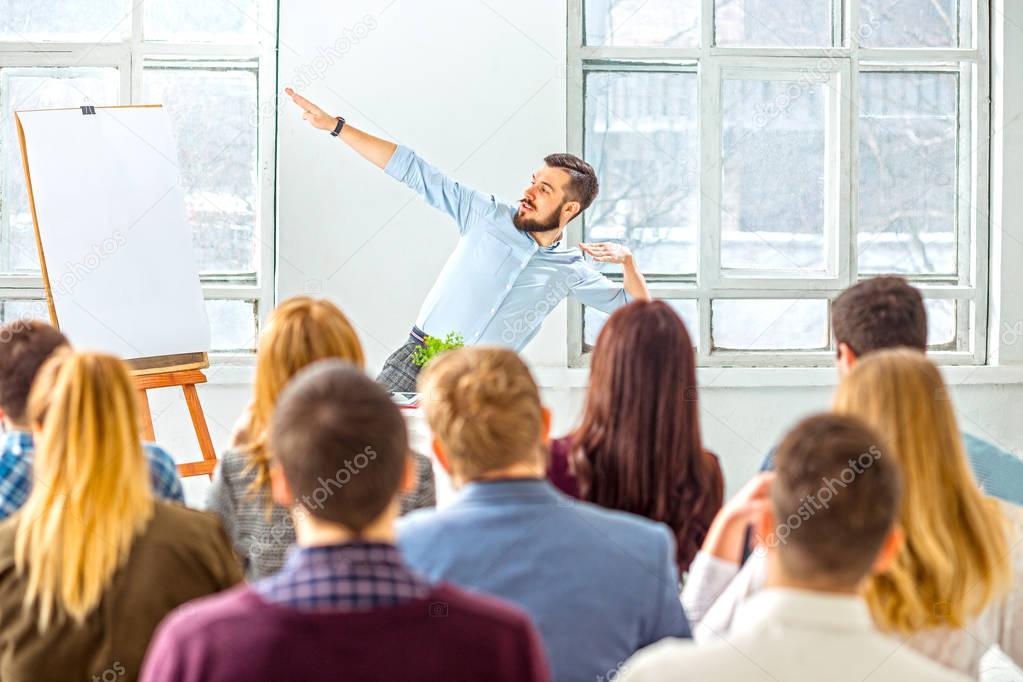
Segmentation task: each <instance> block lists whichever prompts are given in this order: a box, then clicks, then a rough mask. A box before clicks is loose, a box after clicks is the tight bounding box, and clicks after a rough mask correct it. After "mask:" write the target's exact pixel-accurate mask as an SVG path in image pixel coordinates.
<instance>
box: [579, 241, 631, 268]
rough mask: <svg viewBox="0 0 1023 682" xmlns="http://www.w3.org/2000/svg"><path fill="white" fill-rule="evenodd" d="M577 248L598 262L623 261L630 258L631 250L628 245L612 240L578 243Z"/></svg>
mask: <svg viewBox="0 0 1023 682" xmlns="http://www.w3.org/2000/svg"><path fill="white" fill-rule="evenodd" d="M579 248H580V249H582V251H583V253H586V254H589V255H590V256H592V257H593V260H595V261H598V262H600V263H624V262H625V261H627V260H629V259H630V258H632V251H630V250H629V247H627V246H625V245H624V244H616V243H614V242H595V243H591V244H583V243H580V244H579Z"/></svg>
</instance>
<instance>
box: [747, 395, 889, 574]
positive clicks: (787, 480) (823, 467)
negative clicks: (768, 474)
mask: <svg viewBox="0 0 1023 682" xmlns="http://www.w3.org/2000/svg"><path fill="white" fill-rule="evenodd" d="M890 453H891V450H889V449H888V447H887V445H885V444H884V443H883V442H882V441H881V438H880V436H879V435H878V434H877V433H876V432H874V431H873V430H872V429H870V428H869V427H867V426H866V425H865V424H864V423H863V422H861V421H859V420H858V419H854V418H852V417H846V416H838V415H819V416H815V417H810V418H808V419H804V420H803V421H801V422H800V423H799V424H797V425H796V427H795V428H793V429H792V430H791V431H789V433H788V435H786V436H785V439H784V440H783V441H782V443H781V445H780V446H779V447H778V452H777V455H776V458H775V471H776V474H775V476H776V477H775V480H774V483H773V484H772V486H771V504H772V507H773V511H774V523H775V529H774V535H775V536H776V537H775V538H767V540H768V543H769V544H774V542H775V541H776V542H777V545H776V546H777V551H778V552H779V558H780V560H781V564H782V566H783V567H784V569H785V571H786V573H787V574H788V576H789V577H790V578H793V579H796V580H799V581H801V582H806V583H808V584H817V585H820V586H822V587H824V586H831V587H853V586H855V585H857V584H858V583H859V582H860V581H861V580H863V579H864V578H865V577H867V575H868V574H869V573H870V570H871V567H872V565H873V563H874V560H875V558H876V557H877V553H878V551H879V550H880V549H881V545H882V544H883V542H884V540H885V538H886V537H887V535H888V533H889V531H890V530H891V528H892V525H893V524H894V523H895V521H896V519H897V517H898V514H899V505H900V503H901V498H902V479H901V475H900V472H899V468H898V465H897V463H896V461H895V458H894V457H892V456H891V454H890Z"/></svg>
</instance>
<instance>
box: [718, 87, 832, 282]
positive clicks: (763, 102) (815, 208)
mask: <svg viewBox="0 0 1023 682" xmlns="http://www.w3.org/2000/svg"><path fill="white" fill-rule="evenodd" d="M825 100H826V97H825V90H824V86H823V85H821V84H814V83H810V82H807V81H801V82H797V81H782V80H771V81H769V80H752V79H726V80H725V81H724V83H723V85H722V105H723V116H724V120H723V122H722V123H723V128H722V130H723V139H722V152H721V153H722V191H721V267H723V268H754V269H780V270H793V269H796V270H809V271H822V270H825V239H824V185H825V139H824V138H825V122H824V108H825Z"/></svg>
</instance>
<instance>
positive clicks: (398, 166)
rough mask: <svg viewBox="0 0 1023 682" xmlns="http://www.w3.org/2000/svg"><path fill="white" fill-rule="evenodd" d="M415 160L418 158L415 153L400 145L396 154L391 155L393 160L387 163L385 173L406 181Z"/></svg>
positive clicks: (395, 151)
mask: <svg viewBox="0 0 1023 682" xmlns="http://www.w3.org/2000/svg"><path fill="white" fill-rule="evenodd" d="M414 158H416V153H415V152H414V151H412V150H411V149H409V148H408V147H406V146H404V145H398V147H397V148H396V149H395V150H394V153H393V154H391V159H390V160H389V161H388V162H387V166H386V167H385V168H384V172H385V173H387V174H388V175H390V176H391V177H392V178H395V179H397V180H401V181H404V180H405V176H407V175H408V170H409V167H410V166H411V165H412V160H413V159H414Z"/></svg>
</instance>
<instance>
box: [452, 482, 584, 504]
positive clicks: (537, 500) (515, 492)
mask: <svg viewBox="0 0 1023 682" xmlns="http://www.w3.org/2000/svg"><path fill="white" fill-rule="evenodd" d="M562 498H564V496H563V495H562V494H561V493H560V492H558V491H557V489H555V488H554V486H552V485H551V484H550V483H548V482H547V481H546V480H544V479H539V478H504V479H498V480H494V481H473V482H471V483H467V484H465V485H464V486H462V489H461V491H460V492H459V494H458V501H459V502H470V503H479V502H486V503H490V502H493V503H499V502H529V503H533V504H559V503H561V502H562V501H563V499H562ZM565 499H568V498H565Z"/></svg>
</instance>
